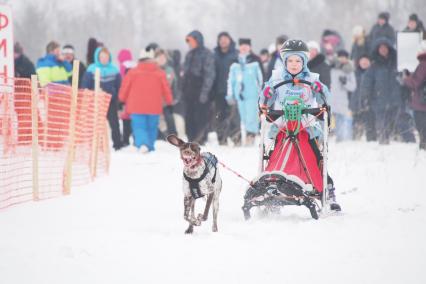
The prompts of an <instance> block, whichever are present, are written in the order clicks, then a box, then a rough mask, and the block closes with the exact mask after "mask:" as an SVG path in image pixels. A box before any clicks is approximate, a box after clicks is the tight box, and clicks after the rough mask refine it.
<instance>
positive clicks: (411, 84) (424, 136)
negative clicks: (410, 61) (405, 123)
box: [403, 40, 426, 151]
mask: <svg viewBox="0 0 426 284" xmlns="http://www.w3.org/2000/svg"><path fill="white" fill-rule="evenodd" d="M417 59H418V60H419V65H418V66H417V68H416V70H415V71H414V73H413V74H408V72H404V73H405V75H404V78H403V82H404V85H405V86H407V87H408V88H409V89H410V90H411V99H410V106H411V109H412V110H413V111H414V120H415V122H416V128H417V131H418V132H419V137H420V145H419V146H420V149H421V150H425V151H426V40H423V41H422V42H421V44H420V48H419V50H418V53H417Z"/></svg>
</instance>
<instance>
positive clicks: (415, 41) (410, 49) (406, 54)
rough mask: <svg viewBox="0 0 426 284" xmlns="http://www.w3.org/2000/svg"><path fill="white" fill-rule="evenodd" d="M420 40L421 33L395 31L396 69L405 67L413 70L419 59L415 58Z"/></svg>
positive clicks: (399, 69) (400, 69)
mask: <svg viewBox="0 0 426 284" xmlns="http://www.w3.org/2000/svg"><path fill="white" fill-rule="evenodd" d="M421 40H422V34H421V33H404V32H399V33H397V58H398V71H400V72H401V71H402V70H404V69H407V70H408V71H410V72H414V70H415V69H416V67H417V65H419V61H418V60H417V50H418V49H419V46H420V41H421Z"/></svg>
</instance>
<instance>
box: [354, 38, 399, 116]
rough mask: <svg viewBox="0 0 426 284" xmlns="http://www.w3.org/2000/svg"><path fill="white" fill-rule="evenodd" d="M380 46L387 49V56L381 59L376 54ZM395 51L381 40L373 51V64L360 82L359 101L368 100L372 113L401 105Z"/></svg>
mask: <svg viewBox="0 0 426 284" xmlns="http://www.w3.org/2000/svg"><path fill="white" fill-rule="evenodd" d="M381 44H386V45H387V46H388V48H389V55H388V57H387V58H383V57H382V56H380V55H379V53H378V48H379V46H380V45H381ZM397 74H398V72H397V68H396V51H395V49H394V48H393V45H392V43H391V42H390V41H389V40H388V39H386V38H382V39H379V40H378V41H376V43H375V44H374V49H373V63H372V64H371V66H370V68H368V70H367V71H366V74H365V75H364V78H363V80H362V82H361V89H360V92H361V99H362V100H368V101H369V103H370V106H371V107H372V108H373V110H374V111H381V110H385V109H389V108H391V107H398V106H401V105H402V99H401V86H400V84H399V83H398V81H397V79H396V78H397Z"/></svg>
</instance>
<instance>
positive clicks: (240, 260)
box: [0, 142, 426, 284]
mask: <svg viewBox="0 0 426 284" xmlns="http://www.w3.org/2000/svg"><path fill="white" fill-rule="evenodd" d="M204 150H206V148H204ZM207 150H210V151H212V152H213V153H215V154H216V155H217V156H218V157H219V159H220V160H222V162H224V163H225V164H227V165H228V166H230V167H232V168H234V169H235V170H238V171H239V172H241V173H242V174H243V175H245V176H247V177H250V178H251V177H254V176H255V175H256V168H257V164H256V161H257V153H256V149H255V148H239V149H235V148H228V147H218V146H211V147H207ZM330 151H331V153H330V155H331V157H330V172H331V174H332V176H333V177H334V179H335V183H336V187H337V191H338V196H337V197H338V201H339V202H340V204H341V205H342V207H343V213H342V214H341V215H340V216H329V217H327V218H323V219H320V220H318V221H315V220H313V219H311V218H310V215H309V212H308V210H307V209H306V208H304V207H286V208H285V209H284V210H282V213H281V215H275V216H269V217H265V216H260V215H258V216H254V218H253V219H252V220H250V221H248V222H246V221H244V219H243V214H242V211H241V209H240V208H241V206H242V202H243V193H244V189H245V187H246V184H245V183H244V181H243V180H241V179H238V178H236V177H235V176H234V175H232V174H231V173H230V172H227V171H226V170H225V169H223V168H221V169H220V170H221V175H222V178H223V180H224V188H223V191H222V195H221V198H220V199H221V203H220V212H219V233H212V232H211V218H210V219H209V221H207V222H206V223H204V224H203V226H202V227H201V228H198V227H197V228H195V233H194V234H193V235H184V234H183V232H184V230H185V229H186V226H187V224H186V223H185V222H184V221H183V196H182V192H181V178H182V164H181V162H180V160H179V154H178V152H177V150H176V149H175V148H173V147H172V146H169V145H167V144H165V143H159V144H158V151H157V152H156V153H153V154H149V155H146V156H143V155H141V154H134V153H131V152H130V151H127V150H124V151H122V152H119V153H113V155H112V167H111V173H110V176H109V177H104V178H101V179H99V180H97V181H96V182H95V183H93V184H91V185H89V186H86V187H84V188H77V189H75V190H74V191H73V192H72V195H71V196H68V197H61V198H57V199H52V200H47V201H43V202H39V203H27V204H23V205H18V206H15V207H12V208H9V209H7V210H4V211H2V212H0V283H1V284H15V283H16V284H18V283H19V284H21V283H31V284H33V283H40V284H46V283H49V284H50V283H73V284H76V283H215V284H219V283H244V284H247V283H327V284H330V283H357V284H360V283H377V284H378V283H387V284H388V283H410V284H414V283H419V284H420V283H422V284H424V283H426V274H425V268H426V185H425V182H424V179H425V177H426V153H424V152H423V153H422V152H419V151H418V150H417V146H416V145H403V144H392V145H390V146H381V147H379V146H378V145H376V144H375V143H373V144H367V143H361V142H351V143H342V144H334V143H332V144H331V145H330ZM199 210H200V209H199Z"/></svg>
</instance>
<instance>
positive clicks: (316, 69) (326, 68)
mask: <svg viewBox="0 0 426 284" xmlns="http://www.w3.org/2000/svg"><path fill="white" fill-rule="evenodd" d="M307 45H308V48H309V61H308V68H309V70H310V71H311V72H313V73H317V74H319V79H320V80H321V82H322V83H323V84H324V85H326V86H327V88H330V81H331V75H330V70H331V67H330V65H328V63H327V62H326V60H325V56H324V54H322V53H320V45H319V44H318V43H317V42H316V41H310V42H308V43H307Z"/></svg>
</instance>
